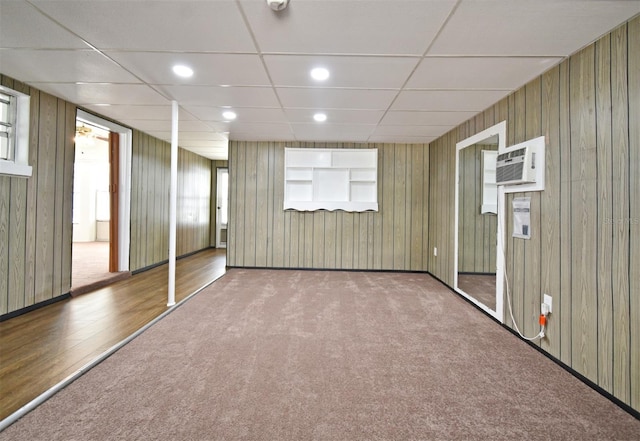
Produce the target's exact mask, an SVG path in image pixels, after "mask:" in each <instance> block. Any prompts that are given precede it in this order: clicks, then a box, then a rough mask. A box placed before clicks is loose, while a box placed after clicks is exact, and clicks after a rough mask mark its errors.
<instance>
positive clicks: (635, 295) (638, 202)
mask: <svg viewBox="0 0 640 441" xmlns="http://www.w3.org/2000/svg"><path fill="white" fill-rule="evenodd" d="M628 40H629V44H628V50H629V52H628V53H629V55H628V57H627V60H628V63H629V76H628V80H629V94H628V96H629V195H630V204H629V214H630V216H629V218H628V219H627V220H626V221H625V223H627V224H629V239H630V244H629V269H630V271H629V282H630V284H629V293H630V296H631V297H630V302H629V305H630V306H629V311H630V320H629V323H630V325H631V327H630V334H631V335H630V342H631V346H630V348H631V406H633V408H634V409H640V197H639V196H638V195H640V176H639V175H640V17H637V18H636V19H635V20H632V21H631V22H630V23H629V26H628Z"/></svg>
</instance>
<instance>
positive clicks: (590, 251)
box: [429, 17, 640, 410]
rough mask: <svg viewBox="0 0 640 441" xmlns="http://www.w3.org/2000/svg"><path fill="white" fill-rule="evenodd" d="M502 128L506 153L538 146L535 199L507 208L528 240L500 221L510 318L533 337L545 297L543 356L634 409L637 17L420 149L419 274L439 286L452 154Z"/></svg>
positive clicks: (638, 403) (448, 273) (448, 230)
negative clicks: (433, 250)
mask: <svg viewBox="0 0 640 441" xmlns="http://www.w3.org/2000/svg"><path fill="white" fill-rule="evenodd" d="M503 120H506V121H507V145H513V144H516V143H519V142H522V141H525V140H527V139H531V138H535V137H537V136H541V135H544V136H545V137H546V144H547V153H546V189H545V191H543V192H532V193H517V194H513V195H509V197H508V199H507V201H506V206H507V212H509V209H508V207H510V206H511V202H512V200H513V197H519V196H529V197H531V212H532V216H531V221H532V222H531V231H532V237H531V240H521V239H513V238H511V234H512V219H511V218H510V217H509V216H508V217H507V219H506V227H507V229H508V231H507V240H506V272H507V277H508V281H509V286H510V288H511V295H512V296H513V297H512V298H513V308H514V317H515V320H516V322H517V323H518V326H519V327H520V329H522V330H523V331H524V333H526V334H528V335H535V334H536V333H537V332H538V325H537V317H538V314H539V312H540V302H541V296H542V294H543V293H548V294H550V295H551V296H552V297H553V314H552V315H551V317H550V320H549V325H548V331H547V338H545V339H544V340H543V341H542V342H541V343H540V345H541V347H542V349H544V350H545V351H547V352H549V353H550V354H551V355H552V356H554V357H556V358H557V359H559V360H560V361H561V362H563V363H565V364H566V365H568V366H569V367H571V368H572V369H574V370H575V371H576V372H578V373H580V374H582V375H584V376H585V377H586V378H588V379H589V380H591V381H593V382H594V383H596V384H597V385H598V386H600V387H601V388H603V389H604V390H606V391H608V392H609V393H611V394H613V395H614V396H615V397H617V398H618V399H620V400H621V401H622V402H624V403H626V404H628V405H630V406H631V407H632V408H634V409H635V410H640V179H639V178H638V175H639V174H640V17H636V18H635V19H633V20H631V21H630V22H628V23H627V24H625V25H624V26H622V27H620V28H618V29H615V30H614V31H612V32H611V33H610V34H608V35H606V36H604V37H603V38H601V39H600V40H598V41H597V42H596V43H594V44H592V45H590V46H588V47H587V48H585V49H583V50H582V51H580V52H579V53H577V54H575V55H574V56H572V57H570V58H569V59H568V60H566V61H565V62H563V63H562V64H561V65H559V66H557V67H555V68H553V69H552V70H550V71H548V72H547V73H545V74H544V75H542V76H540V77H538V78H536V79H535V80H533V81H531V82H530V83H529V84H527V85H526V86H525V87H523V88H521V89H520V90H518V91H516V92H515V93H513V94H512V95H510V96H509V97H508V98H506V99H504V100H502V101H501V102H499V103H498V104H496V105H494V106H493V107H491V108H489V109H487V110H486V111H485V112H483V113H482V114H480V115H478V116H477V117H476V118H474V119H472V120H470V121H468V122H467V123H465V124H463V125H461V126H460V127H458V128H457V129H455V130H453V131H452V132H450V133H448V134H447V135H445V136H443V137H442V138H440V139H438V140H436V141H435V142H433V143H432V144H431V145H430V164H431V167H430V179H431V189H430V212H431V214H432V215H431V218H430V225H429V238H430V242H429V243H430V246H431V247H433V246H438V247H439V248H438V250H439V254H438V257H431V258H430V262H429V263H430V264H429V270H430V272H432V273H433V274H434V275H435V276H437V277H439V278H440V279H441V280H443V281H445V282H446V283H447V284H449V285H450V286H453V280H452V276H453V274H452V271H453V270H452V268H453V262H452V261H451V260H452V258H453V250H452V247H453V240H452V238H453V227H454V225H453V222H452V219H453V209H454V207H453V195H452V192H453V188H454V182H455V177H454V170H453V167H452V164H453V163H454V161H455V144H456V142H458V141H460V140H462V139H465V138H467V137H468V136H470V135H473V134H475V133H477V132H479V131H481V130H483V129H485V128H487V127H490V126H491V125H493V124H494V123H498V122H500V121H503ZM443 248H444V249H443ZM441 250H442V252H441ZM505 304H506V302H505ZM505 317H507V319H506V324H507V325H508V326H513V324H512V321H511V318H510V317H509V312H508V310H507V309H505Z"/></svg>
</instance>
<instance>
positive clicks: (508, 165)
mask: <svg viewBox="0 0 640 441" xmlns="http://www.w3.org/2000/svg"><path fill="white" fill-rule="evenodd" d="M535 182H536V149H534V148H532V147H531V146H527V145H525V146H523V147H520V148H517V149H515V150H510V151H508V152H504V153H500V154H499V155H498V158H497V160H496V184H497V185H515V184H528V183H535Z"/></svg>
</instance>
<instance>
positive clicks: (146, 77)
mask: <svg viewBox="0 0 640 441" xmlns="http://www.w3.org/2000/svg"><path fill="white" fill-rule="evenodd" d="M106 54H107V55H108V56H109V57H111V58H113V59H114V60H115V61H117V62H118V63H119V64H121V65H122V66H123V67H124V68H126V69H127V70H129V71H130V72H132V73H133V74H135V75H137V76H138V77H140V78H141V79H142V80H143V81H145V82H146V83H150V84H187V85H211V86H223V85H231V86H270V85H271V83H270V81H269V77H268V76H267V73H266V71H265V70H264V67H263V65H262V62H261V61H260V57H259V56H258V55H249V54H192V53H183V52H111V51H107V52H106ZM176 64H182V65H186V66H189V67H190V68H192V69H193V71H194V74H193V76H192V77H190V78H180V77H178V76H176V75H175V74H174V73H173V71H172V67H173V66H174V65H176Z"/></svg>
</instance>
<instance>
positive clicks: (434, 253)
mask: <svg viewBox="0 0 640 441" xmlns="http://www.w3.org/2000/svg"><path fill="white" fill-rule="evenodd" d="M433 255H434V256H436V257H438V249H437V248H436V247H433Z"/></svg>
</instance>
